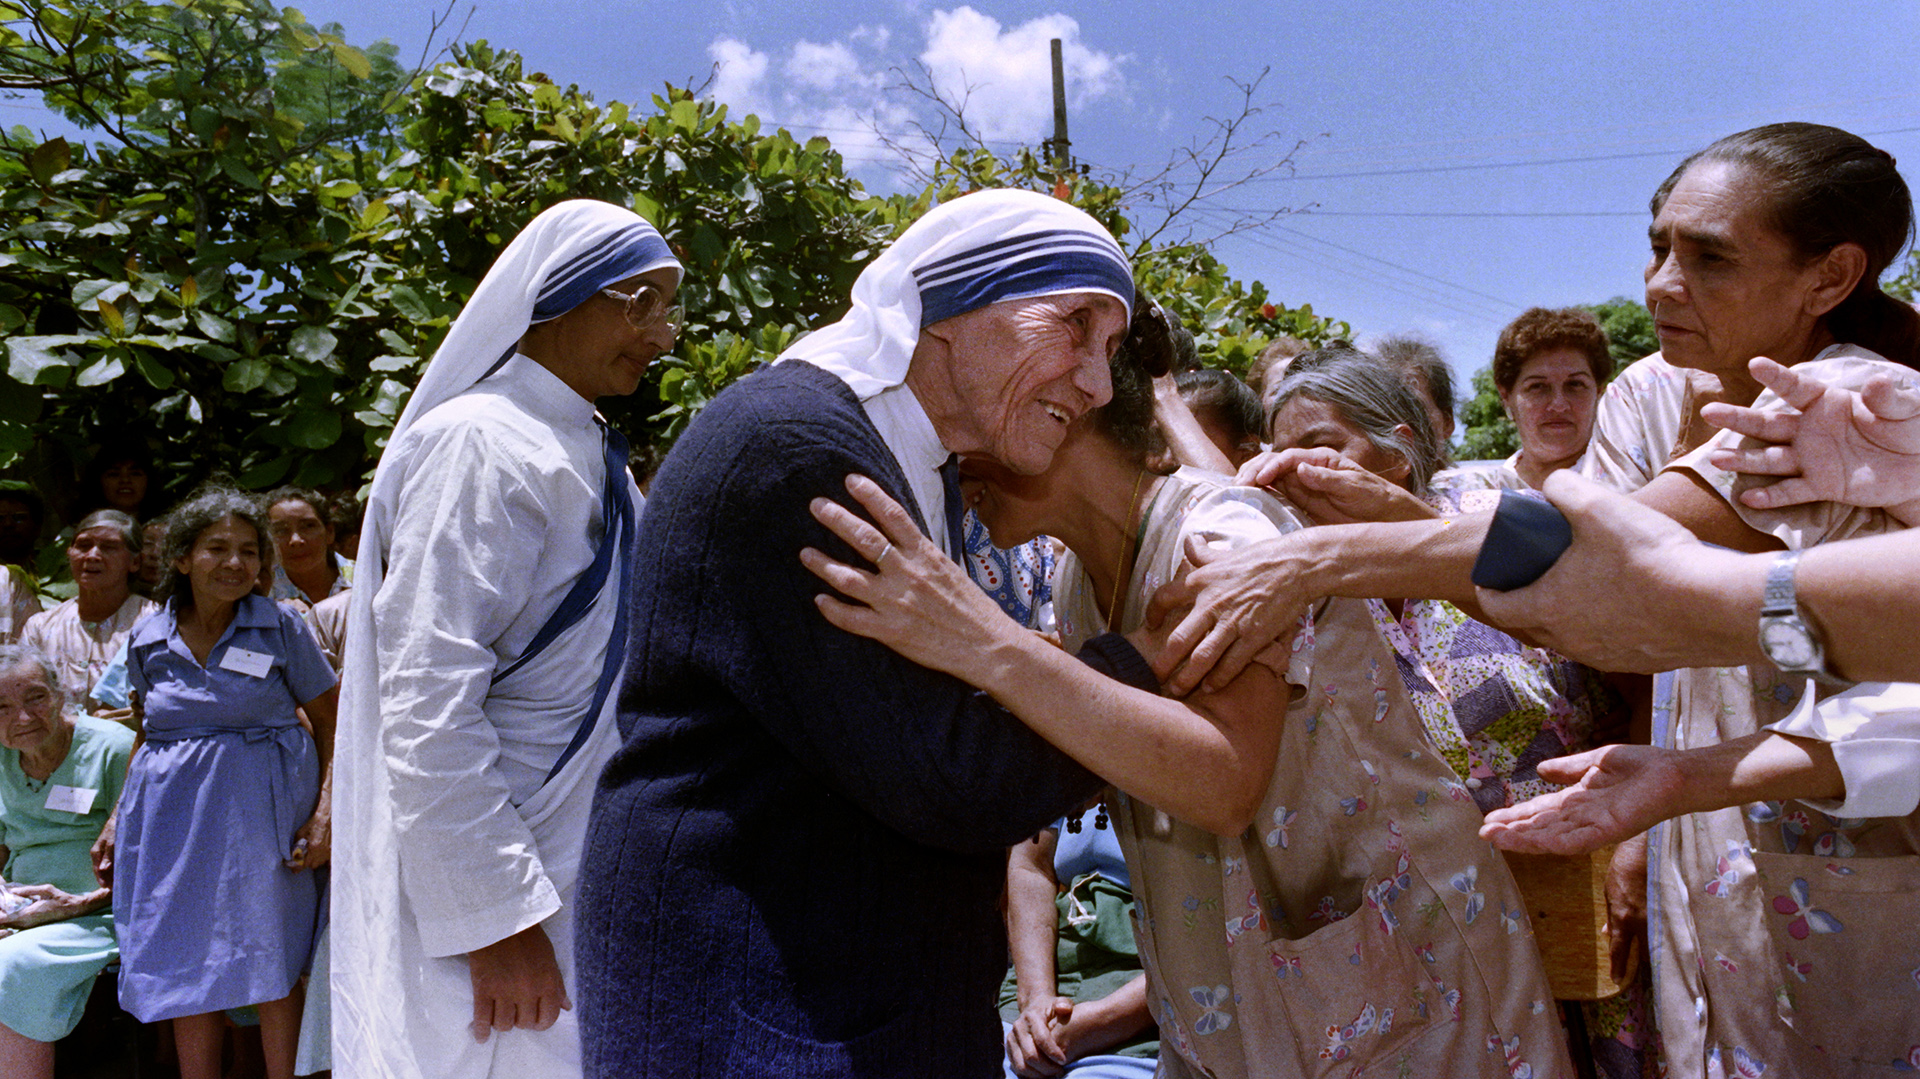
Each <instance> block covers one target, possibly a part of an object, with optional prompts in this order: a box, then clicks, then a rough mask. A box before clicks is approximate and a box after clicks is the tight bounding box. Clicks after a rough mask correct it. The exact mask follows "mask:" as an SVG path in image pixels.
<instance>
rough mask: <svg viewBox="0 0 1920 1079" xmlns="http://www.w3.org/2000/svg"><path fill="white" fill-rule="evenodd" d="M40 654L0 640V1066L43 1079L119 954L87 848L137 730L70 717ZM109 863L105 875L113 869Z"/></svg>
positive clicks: (115, 793)
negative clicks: (59, 1042)
mask: <svg viewBox="0 0 1920 1079" xmlns="http://www.w3.org/2000/svg"><path fill="white" fill-rule="evenodd" d="M66 699H67V698H66V694H65V693H64V691H62V689H61V688H60V679H59V677H58V676H57V675H56V673H55V671H54V667H53V664H52V663H51V662H50V661H49V660H48V659H47V657H46V656H44V655H42V654H40V653H38V652H35V651H33V650H31V649H28V648H24V647H22V646H20V645H0V1075H6V1076H8V1077H10V1079H13V1077H28V1079H33V1077H50V1076H52V1075H53V1043H54V1042H55V1041H56V1040H58V1039H60V1038H63V1037H65V1036H66V1035H67V1034H69V1033H71V1032H72V1030H73V1028H74V1025H75V1024H76V1023H78V1022H79V1021H80V1012H81V1010H82V1009H83V1008H84V1007H85V1006H86V1001H87V994H88V992H89V991H90V990H91V988H92V986H93V979H94V977H95V976H96V975H98V974H99V973H100V971H101V969H102V968H104V967H105V966H106V965H107V964H108V963H110V962H112V961H113V958H114V956H115V955H116V954H117V949H116V946H115V944H114V936H113V912H112V911H111V910H110V909H109V904H110V902H111V894H110V892H109V889H108V888H107V887H106V886H104V885H101V884H100V883H99V882H98V881H96V879H95V876H94V870H93V866H92V864H91V863H90V861H89V858H88V850H89V848H91V847H92V846H93V844H94V841H95V840H96V839H97V838H98V837H99V835H100V830H101V827H102V826H103V825H105V823H106V820H107V814H108V813H109V812H111V811H112V809H113V805H114V802H115V801H117V800H118V799H119V797H120V787H121V785H122V784H123V783H124V782H125V781H126V776H127V759H128V757H130V756H131V755H132V753H133V732H132V731H129V730H127V729H126V728H125V727H122V726H120V725H119V724H117V723H111V722H107V721H105V720H100V719H95V718H93V717H91V716H81V715H75V714H74V713H72V712H70V711H68V710H67V709H66V708H65V704H66ZM106 872H107V873H108V874H109V879H110V874H111V869H110V868H107V870H106Z"/></svg>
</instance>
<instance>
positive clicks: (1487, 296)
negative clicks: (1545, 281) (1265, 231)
mask: <svg viewBox="0 0 1920 1079" xmlns="http://www.w3.org/2000/svg"><path fill="white" fill-rule="evenodd" d="M1273 227H1274V228H1277V229H1279V230H1280V231H1282V232H1289V233H1292V234H1293V235H1295V236H1298V237H1300V238H1301V239H1304V240H1311V241H1313V242H1314V243H1317V244H1324V245H1325V246H1327V247H1331V248H1333V249H1334V250H1335V251H1345V252H1346V253H1347V254H1349V255H1358V256H1360V257H1361V258H1363V259H1366V260H1368V261H1369V262H1377V263H1379V264H1380V265H1382V266H1389V267H1392V268H1393V269H1396V270H1399V271H1400V272H1401V273H1410V274H1412V275H1414V276H1415V277H1424V278H1426V279H1427V280H1429V281H1432V282H1434V283H1436V284H1441V285H1445V286H1446V287H1448V288H1451V289H1459V290H1460V291H1461V292H1464V293H1467V294H1468V295H1470V296H1478V297H1479V298H1481V299H1483V300H1492V301H1493V302H1494V303H1497V304H1499V305H1501V306H1502V307H1518V306H1520V305H1519V304H1516V303H1514V302H1513V301H1512V300H1509V299H1507V298H1506V297H1504V296H1495V295H1493V294H1492V293H1489V292H1481V291H1480V290H1478V289H1472V288H1468V287H1467V286H1465V285H1459V284H1455V283H1454V282H1452V281H1449V280H1447V279H1446V278H1444V277H1435V276H1434V275H1432V274H1430V273H1426V272H1425V271H1422V270H1416V269H1414V268H1413V267H1411V266H1402V265H1400V264H1399V263H1397V262H1389V261H1387V260H1386V259H1383V258H1381V257H1380V256H1378V255H1370V254H1368V253H1366V252H1365V251H1361V250H1359V249H1357V248H1352V247H1346V246H1344V245H1341V244H1337V243H1334V242H1333V241H1332V240H1323V239H1321V238H1320V237H1318V236H1315V235H1313V234H1312V233H1310V232H1302V231H1300V230H1299V229H1296V228H1289V227H1287V226H1286V225H1277V224H1276V225H1274V226H1273Z"/></svg>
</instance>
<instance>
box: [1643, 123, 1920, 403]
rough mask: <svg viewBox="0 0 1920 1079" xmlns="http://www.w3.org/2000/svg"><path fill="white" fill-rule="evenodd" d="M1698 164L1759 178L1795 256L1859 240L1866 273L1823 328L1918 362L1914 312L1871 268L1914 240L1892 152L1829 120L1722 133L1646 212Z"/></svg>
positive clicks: (1919, 336)
mask: <svg viewBox="0 0 1920 1079" xmlns="http://www.w3.org/2000/svg"><path fill="white" fill-rule="evenodd" d="M1705 161H1721V162H1726V163H1727V164H1731V165H1738V166H1740V167H1742V168H1744V169H1746V170H1747V172H1748V173H1749V175H1751V176H1752V177H1753V178H1755V179H1756V180H1758V181H1760V182H1761V183H1763V184H1765V185H1766V187H1767V188H1768V191H1769V194H1770V195H1771V202H1772V205H1771V207H1770V212H1771V216H1772V221H1771V224H1772V225H1773V227H1774V229H1776V230H1777V231H1778V232H1779V233H1780V235H1782V236H1784V237H1785V238H1786V239H1787V242H1789V243H1791V244H1792V245H1793V246H1794V248H1795V250H1796V251H1798V252H1799V254H1800V256H1801V257H1802V258H1805V259H1814V258H1818V257H1820V256H1821V255H1824V254H1826V253H1827V252H1828V251H1831V250H1833V249H1834V248H1835V247H1838V246H1839V245H1841V244H1844V243H1851V244H1857V245H1859V247H1860V249H1861V250H1863V251H1865V252H1866V254H1867V267H1866V272H1865V273H1863V274H1861V275H1860V283H1859V284H1858V285H1856V286H1854V289H1853V291H1852V292H1851V293H1849V294H1848V296H1847V298H1846V299H1844V300H1842V301H1841V302H1840V305H1839V306H1838V307H1835V308H1834V309H1833V310H1832V311H1829V312H1828V313H1827V328H1828V329H1829V330H1830V331H1832V333H1833V336H1834V338H1835V339H1836V340H1839V341H1843V342H1846V343H1849V344H1855V345H1859V346H1861V347H1863V348H1868V349H1872V350H1873V351H1875V352H1878V353H1879V354H1880V355H1882V356H1885V357H1886V358H1887V359H1890V360H1893V361H1894V362H1896V363H1902V364H1905V365H1907V366H1908V367H1915V368H1920V313H1916V312H1915V311H1914V309H1913V308H1911V307H1909V306H1908V305H1906V304H1904V303H1902V302H1900V301H1899V300H1896V299H1894V298H1893V297H1891V296H1888V295H1887V294H1886V293H1884V292H1882V291H1880V275H1881V274H1882V273H1884V272H1886V269H1887V267H1889V266H1891V265H1893V260H1894V259H1895V258H1897V257H1898V256H1899V254H1900V252H1901V250H1902V249H1904V248H1905V247H1906V246H1907V244H1908V243H1910V242H1911V241H1912V239H1913V196H1912V194H1911V193H1910V192H1909V191H1908V190H1907V182H1906V180H1904V179H1902V178H1901V176H1900V172H1899V170H1898V169H1896V168H1895V167H1894V160H1893V155H1891V154H1889V153H1887V152H1886V151H1885V150H1882V149H1880V148H1878V147H1876V146H1874V145H1873V144H1872V143H1870V142H1868V141H1867V140H1865V139H1863V138H1861V137H1860V136H1858V135H1854V134H1852V133H1850V132H1846V131H1842V130H1840V129H1839V128H1837V127H1826V126H1823V125H1821V124H1807V123H1785V124H1768V125H1766V126H1765V127H1756V128H1753V129H1752V130H1750V131H1742V132H1739V133H1738V134H1734V135H1728V136H1727V137H1726V138H1723V139H1721V140H1719V141H1718V142H1716V143H1714V144H1713V145H1711V146H1709V147H1707V148H1706V149H1704V150H1701V151H1700V152H1698V153H1696V154H1694V155H1692V156H1691V157H1688V158H1687V159H1686V160H1685V161H1682V162H1681V163H1680V167H1679V168H1676V169H1674V170H1673V174H1672V175H1671V176H1668V177H1667V179H1666V182H1664V183H1662V184H1661V185H1660V188H1659V190H1657V191H1655V192H1654V194H1653V200H1652V209H1653V212H1654V214H1656V215H1658V214H1659V213H1660V209H1661V207H1663V206H1665V205H1666V202H1667V196H1669V195H1670V194H1672V193H1673V188H1674V185H1675V184H1677V183H1679V182H1680V177H1681V176H1682V175H1684V174H1685V173H1686V171H1687V170H1688V169H1689V168H1692V167H1693V166H1694V165H1695V164H1698V163H1701V162H1705Z"/></svg>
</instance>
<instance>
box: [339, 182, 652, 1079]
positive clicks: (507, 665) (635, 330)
mask: <svg viewBox="0 0 1920 1079" xmlns="http://www.w3.org/2000/svg"><path fill="white" fill-rule="evenodd" d="M680 272H681V271H680V265H679V263H678V262H676V261H675V260H674V258H673V255H672V253H671V252H670V251H669V249H668V247H667V245H666V243H665V242H664V241H663V240H662V239H661V237H660V234H659V233H658V232H657V231H655V230H654V228H653V227H652V226H651V225H649V224H647V223H646V222H645V221H643V220H642V219H641V218H639V217H638V216H636V215H634V214H633V213H631V212H629V211H627V210H623V209H620V208H618V207H615V206H611V205H608V204H606V203H601V202H590V201H573V202H564V203H561V204H559V205H557V206H554V207H552V208H551V209H548V210H547V211H545V212H544V213H542V214H540V215H539V216H538V217H536V218H535V219H534V220H533V222H532V223H531V224H529V225H528V226H527V228H526V230H525V231H523V232H522V233H521V234H520V235H519V236H517V237H515V239H514V240H513V242H512V243H511V244H509V245H508V247H507V249H506V251H505V252H504V253H503V254H502V255H501V256H500V259H499V261H498V262H496V263H495V264H494V267H493V269H492V270H491V271H489V272H488V274H487V276H486V279H485V280H483V281H482V282H481V283H480V286H479V288H478V289H477V290H476V291H475V293H474V295H473V299H472V300H471V301H470V302H469V303H468V304H467V306H466V309H465V310H464V311H462V312H461V314H460V318H459V319H458V320H457V321H456V322H455V323H454V325H453V329H452V330H451V331H450V332H449V333H448V335H447V339H446V342H445V343H444V344H443V345H442V346H441V348H440V350H439V351H438V352H437V353H436V354H435V355H434V358H433V360H432V362H431V363H430V364H429V365H428V367H427V370H426V373H425V375H424V376H423V377H422V378H421V380H420V385H419V387H418V388H417V389H416V390H415V391H414V394H413V398H412V400H411V401H409V403H408V405H407V408H406V411H405V412H404V413H403V414H402V416H401V418H400V422H399V424H398V425H397V426H396V427H395V429H394V432H393V436H392V439H391V441H390V442H389V443H388V447H387V451H386V454H385V456H383V457H382V458H381V461H380V467H379V471H378V472H377V473H376V475H375V478H374V483H373V491H372V497H371V499H370V500H369V502H368V505H367V515H366V521H365V524H364V526H363V531H362V534H361V548H360V549H361V552H362V560H361V563H360V567H361V568H360V572H359V581H358V586H357V587H356V588H355V589H354V598H353V606H352V614H351V620H350V623H349V625H350V632H349V635H348V640H347V658H346V664H345V679H346V680H345V684H344V688H343V691H342V694H341V717H340V733H339V750H338V754H337V760H336V765H335V777H336V778H335V783H336V788H335V797H334V804H335V806H337V807H338V809H337V812H336V814H335V817H334V828H335V833H336V839H335V855H334V857H335V865H336V866H337V867H338V869H337V871H336V873H335V875H334V878H333V880H334V894H333V906H332V934H333V940H332V975H333V1000H334V1012H333V1032H334V1061H333V1064H334V1071H335V1073H336V1074H338V1075H340V1076H343V1077H358V1076H379V1077H382V1079H386V1077H392V1079H458V1077H466V1076H486V1075H497V1076H516V1077H519V1076H526V1077H533V1076H539V1077H543V1079H544V1077H548V1076H566V1075H570V1074H576V1073H577V1072H578V1071H579V1067H580V1064H579V1038H578V1033H577V1031H578V1026H577V1023H576V1021H575V1020H574V1018H573V1015H572V1013H571V1011H568V1010H566V1009H568V1008H570V995H571V993H572V992H573V984H572V983H573V964H572V953H573V941H572V900H573V890H574V880H575V877H576V876H577V874H578V869H579V862H580V848H581V841H582V838H583V836H584V833H585V830H586V821H587V811H588V807H589V802H590V797H591V794H590V792H591V789H592V786H593V782H594V779H595V778H596V777H597V776H598V775H599V773H600V769H601V766H602V765H603V764H604V763H605V761H606V759H607V756H608V755H609V754H610V753H611V752H612V750H613V749H614V747H615V746H616V745H617V743H618V738H617V735H616V734H615V731H614V724H613V722H612V720H611V719H610V718H609V717H608V715H607V713H610V712H611V710H612V708H611V705H612V696H613V694H612V692H611V688H612V684H613V682H614V681H616V676H617V674H618V670H619V666H620V662H621V660H622V658H623V654H624V641H625V626H626V619H625V616H624V615H625V612H624V605H623V603H622V602H621V600H622V597H623V596H624V595H625V593H626V588H627V582H626V581H625V580H624V579H623V578H624V575H625V574H624V570H625V566H626V564H627V562H628V556H629V552H630V551H631V549H632V545H633V542H634V536H635V525H636V519H637V514H638V510H639V505H640V493H639V491H638V490H637V489H636V488H635V487H634V484H633V480H632V477H631V475H630V474H629V473H628V472H627V469H626V444H625V441H624V440H623V439H621V438H620V436H619V435H618V434H617V433H615V432H613V431H612V430H611V429H610V428H607V427H606V426H605V425H604V424H603V423H601V422H599V418H598V417H597V415H596V414H595V411H594V407H593V401H594V399H595V398H597V397H601V396H606V395H609V394H627V393H631V392H633V390H634V389H635V387H636V386H637V385H638V383H639V381H640V378H641V377H642V375H643V373H644V371H645V368H646V365H647V363H648V362H649V361H651V360H652V359H653V358H654V357H656V356H657V355H659V354H660V353H661V352H662V351H664V350H665V349H666V348H668V347H670V346H671V343H672V340H673V334H674V332H675V330H676V324H675V315H674V313H673V311H672V309H671V307H670V305H671V303H672V299H673V294H674V292H675V290H676V289H677V287H678V285H679V281H680Z"/></svg>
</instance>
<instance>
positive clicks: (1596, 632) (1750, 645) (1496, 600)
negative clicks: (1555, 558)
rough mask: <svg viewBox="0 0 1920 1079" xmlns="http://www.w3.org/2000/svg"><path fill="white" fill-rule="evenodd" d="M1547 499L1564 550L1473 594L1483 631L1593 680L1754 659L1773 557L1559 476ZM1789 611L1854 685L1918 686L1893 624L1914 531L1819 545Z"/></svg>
mask: <svg viewBox="0 0 1920 1079" xmlns="http://www.w3.org/2000/svg"><path fill="white" fill-rule="evenodd" d="M1545 492H1546V495H1547V498H1548V499H1549V500H1551V501H1552V502H1553V504H1554V505H1555V506H1557V507H1559V509H1560V511H1561V512H1562V513H1565V514H1566V515H1567V520H1568V521H1569V523H1571V524H1572V526H1573V546H1572V547H1570V548H1569V549H1568V550H1567V553H1566V554H1564V555H1561V556H1560V561H1559V562H1557V563H1555V564H1554V567H1553V568H1552V569H1550V570H1548V571H1547V573H1546V574H1545V575H1544V576H1542V577H1541V578H1540V580H1538V581H1536V582H1535V583H1534V584H1532V585H1529V586H1527V587H1526V588H1522V589H1516V590H1515V591H1512V592H1504V593H1501V592H1489V591H1485V590H1482V591H1481V592H1480V597H1479V598H1480V604H1481V609H1482V610H1483V611H1484V612H1485V614H1486V616H1487V618H1488V619H1489V620H1490V621H1492V622H1494V623H1495V624H1497V625H1499V626H1502V627H1504V628H1507V629H1511V630H1513V631H1515V632H1520V633H1525V634H1526V635H1527V636H1529V637H1530V638H1532V639H1533V640H1535V641H1538V642H1539V643H1541V644H1544V645H1546V646H1547V647H1550V648H1552V649H1554V650H1555V651H1558V652H1560V653H1562V654H1564V655H1567V656H1570V657H1572V658H1574V659H1577V660H1579V661H1580V662H1582V663H1586V664H1589V665H1591V666H1594V667H1598V668H1600V669H1602V670H1617V671H1638V672H1642V673H1654V672H1658V671H1664V670H1672V669H1674V668H1676V667H1694V666H1740V665H1744V664H1748V663H1760V662H1764V661H1765V657H1764V655H1763V654H1762V653H1761V651H1760V648H1759V644H1758V637H1757V627H1758V625H1759V618H1760V599H1761V595H1762V593H1763V592H1764V590H1765V583H1766V574H1767V568H1768V566H1769V564H1770V563H1771V562H1772V556H1771V555H1768V554H1752V555H1743V554H1739V553H1736V552H1732V551H1723V550H1716V549H1714V548H1711V547H1707V546H1705V545H1703V544H1701V543H1699V542H1697V541H1695V539H1694V538H1693V537H1692V536H1691V535H1689V534H1688V533H1687V532H1686V531H1685V530H1683V529H1682V528H1680V527H1679V525H1678V524H1677V523H1675V522H1674V521H1672V520H1670V519H1668V518H1666V517H1664V516H1662V515H1660V514H1658V513H1654V512H1652V511H1650V510H1649V509H1648V508H1647V507H1645V506H1642V505H1639V504H1638V503H1636V502H1635V500H1633V499H1631V498H1628V497H1626V496H1623V495H1618V494H1614V493H1612V492H1609V491H1606V490H1604V489H1602V488H1601V487H1599V486H1598V485H1596V484H1593V483H1591V482H1588V481H1586V480H1583V479H1581V478H1580V477H1578V476H1575V475H1573V474H1572V473H1569V472H1565V471H1562V472H1557V473H1555V474H1554V475H1553V476H1551V477H1549V478H1548V479H1547V483H1546V488H1545ZM1796 584H1797V590H1798V593H1799V600H1800V606H1801V609H1802V610H1803V611H1805V612H1806V614H1807V616H1808V618H1809V619H1810V620H1811V621H1812V623H1813V625H1814V628H1815V630H1816V631H1817V632H1818V633H1819V635H1820V638H1821V640H1822V641H1823V642H1824V643H1825V645H1826V647H1827V660H1828V667H1829V668H1830V669H1831V670H1833V671H1834V672H1835V673H1837V674H1840V675H1843V676H1844V677H1847V678H1851V679H1856V680H1862V681H1868V680H1872V681H1914V680H1920V655H1916V653H1915V652H1914V651H1913V649H1912V647H1911V640H1910V636H1911V635H1910V634H1909V633H1907V632H1905V631H1904V630H1903V628H1902V627H1910V626H1913V625H1916V624H1920V533H1916V532H1902V533H1895V534H1892V535H1885V536H1874V537H1869V538H1864V539H1853V540H1843V541H1841V542H1839V543H1829V544H1822V545H1820V546H1818V547H1815V548H1812V549H1810V550H1808V551H1806V552H1805V553H1804V554H1803V555H1801V558H1800V568H1799V572H1798V574H1797V576H1796Z"/></svg>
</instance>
